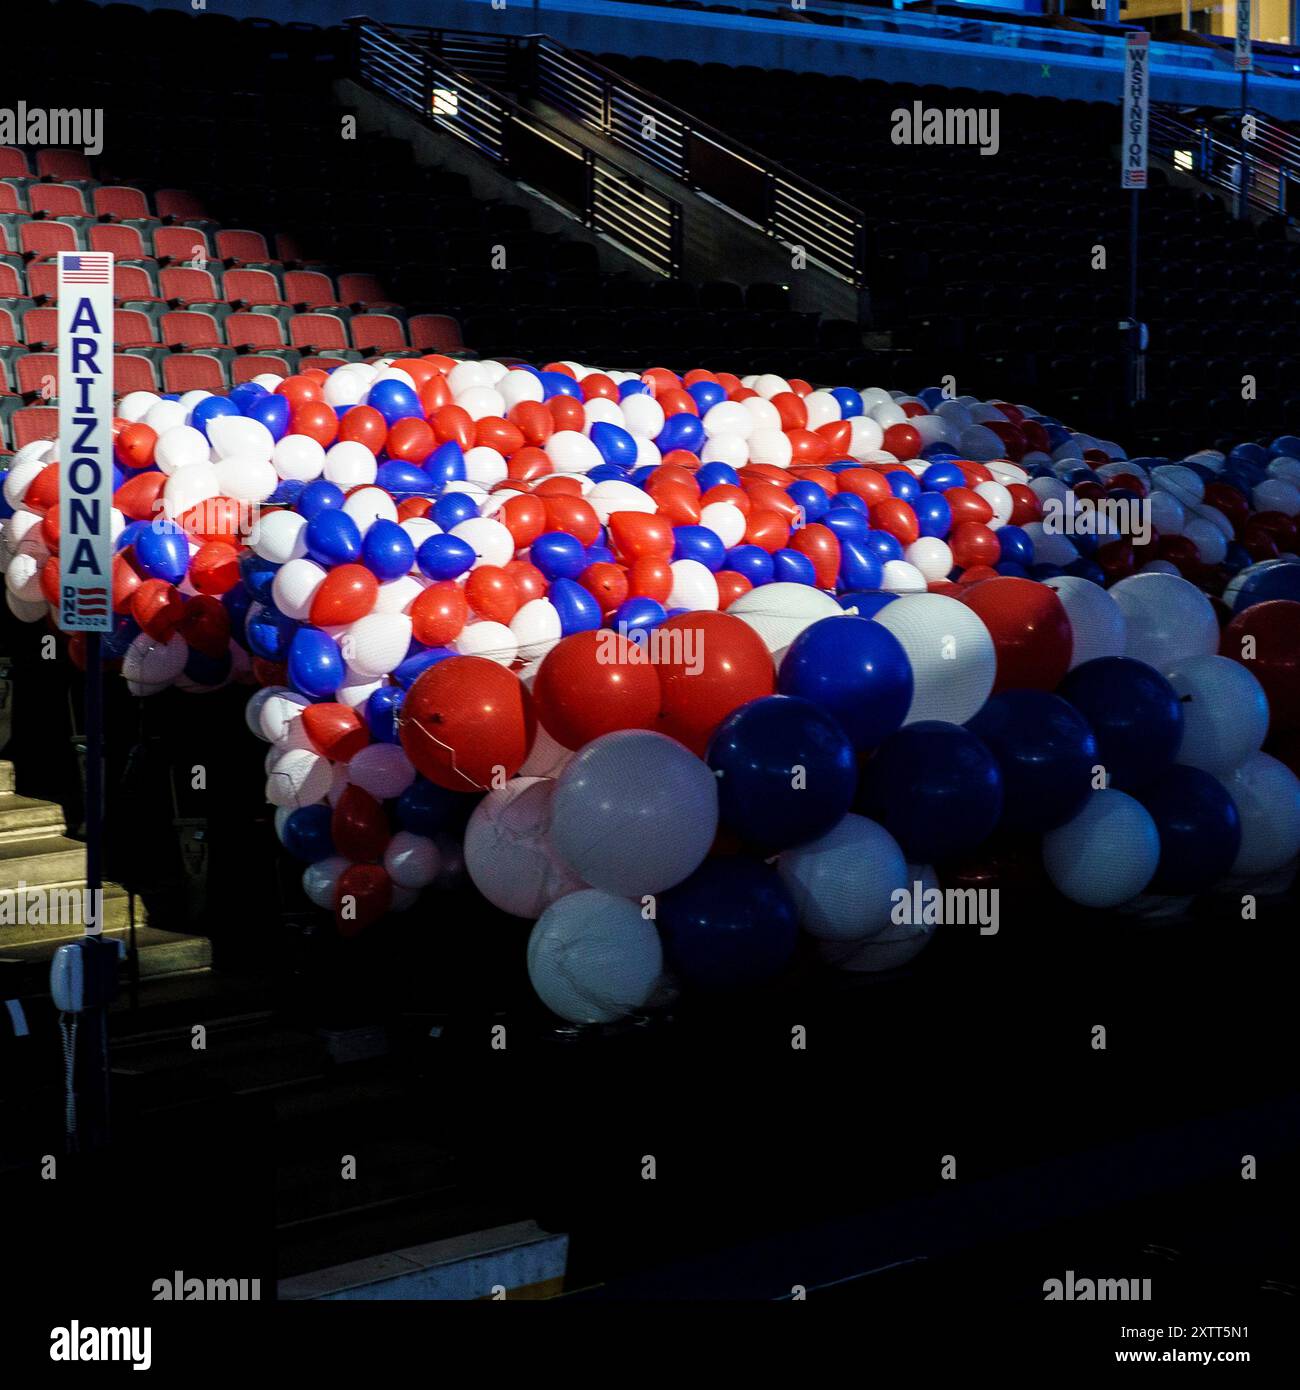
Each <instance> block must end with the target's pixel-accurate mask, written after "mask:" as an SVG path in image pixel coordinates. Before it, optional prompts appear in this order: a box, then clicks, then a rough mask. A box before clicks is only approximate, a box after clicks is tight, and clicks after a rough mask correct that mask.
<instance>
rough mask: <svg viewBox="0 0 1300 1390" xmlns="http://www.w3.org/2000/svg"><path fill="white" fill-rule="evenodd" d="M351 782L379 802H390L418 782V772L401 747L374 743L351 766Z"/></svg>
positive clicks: (349, 768)
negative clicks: (416, 779)
mask: <svg viewBox="0 0 1300 1390" xmlns="http://www.w3.org/2000/svg"><path fill="white" fill-rule="evenodd" d="M348 781H350V782H351V783H352V785H353V786H354V787H360V788H361V790H362V791H366V792H369V793H370V795H371V796H373V797H374V798H375V800H376V801H389V800H391V799H392V798H393V797H396V796H401V794H402V793H403V792H404V791H405V790H406V789H407V787H409V786H410V785H411V783H412V782H414V781H415V768H414V767H412V766H411V760H410V759H409V758H408V757H407V756H406V751H405V750H404V749H403V748H402V746H401V744H399V743H371V744H367V745H366V747H365V748H362V749H361V750H360V751H359V752H357V753H356V754H354V755H353V757H352V759H351V761H350V762H349V763H348Z"/></svg>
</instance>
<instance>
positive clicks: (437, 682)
mask: <svg viewBox="0 0 1300 1390" xmlns="http://www.w3.org/2000/svg"><path fill="white" fill-rule="evenodd" d="M536 732H537V720H536V717H535V715H534V713H533V701H532V697H531V696H530V695H529V693H528V691H527V689H526V688H525V687H524V684H523V682H522V681H520V679H519V677H518V676H516V675H514V674H513V673H512V672H510V671H507V670H506V668H505V667H504V666H498V665H497V663H496V662H495V661H489V660H488V659H487V658H486V657H482V656H453V657H450V658H448V659H447V660H446V661H440V662H438V664H437V665H436V666H430V667H429V669H428V670H427V671H425V672H424V673H423V674H422V675H421V676H419V677H418V678H417V679H416V681H415V683H414V685H412V686H411V688H410V690H408V691H407V692H406V699H405V700H404V701H403V702H402V709H401V714H400V715H399V723H398V735H399V737H400V738H401V741H402V747H403V748H404V749H406V756H407V757H408V758H410V760H411V761H412V762H413V763H414V764H415V766H416V768H417V769H418V770H419V771H420V772H422V773H423V774H424V775H425V776H426V777H427V778H428V779H429V781H431V782H436V783H437V784H438V786H440V787H447V788H448V789H449V790H451V791H458V792H469V791H485V790H487V789H488V788H489V787H491V786H492V785H494V783H497V784H499V783H500V782H501V780H502V779H503V778H510V777H513V776H514V775H515V773H516V772H518V771H519V769H520V767H521V766H523V762H524V759H525V758H526V757H527V756H528V750H529V748H531V747H532V743H533V736H534V734H535V733H536Z"/></svg>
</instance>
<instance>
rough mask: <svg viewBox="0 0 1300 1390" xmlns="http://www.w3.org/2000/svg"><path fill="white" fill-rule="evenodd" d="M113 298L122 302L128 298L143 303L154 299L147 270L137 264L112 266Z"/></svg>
mask: <svg viewBox="0 0 1300 1390" xmlns="http://www.w3.org/2000/svg"><path fill="white" fill-rule="evenodd" d="M113 298H114V299H115V300H116V301H117V303H119V304H122V303H124V302H126V301H128V300H132V301H137V302H139V303H145V302H148V301H156V300H157V298H158V296H157V295H156V294H155V293H154V282H153V279H152V278H151V276H150V274H149V272H148V271H147V270H146V269H145V268H144V267H143V266H139V265H115V266H114V267H113Z"/></svg>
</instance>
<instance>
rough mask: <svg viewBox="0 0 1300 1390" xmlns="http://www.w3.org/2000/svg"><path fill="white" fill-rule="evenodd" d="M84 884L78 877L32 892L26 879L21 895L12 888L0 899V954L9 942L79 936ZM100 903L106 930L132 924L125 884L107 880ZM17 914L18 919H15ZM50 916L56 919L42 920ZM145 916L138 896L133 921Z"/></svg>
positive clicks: (18, 943) (21, 943)
mask: <svg viewBox="0 0 1300 1390" xmlns="http://www.w3.org/2000/svg"><path fill="white" fill-rule="evenodd" d="M85 887H86V883H85V880H84V879H81V880H72V881H69V882H66V883H50V884H44V885H42V886H41V887H40V888H39V889H38V890H36V892H33V891H32V889H33V885H32V884H30V883H29V884H28V891H27V892H26V894H25V895H24V897H23V898H22V899H20V898H19V895H18V893H17V891H16V890H11V892H12V896H11V897H10V898H9V899H8V900H4V899H0V956H3V955H5V954H6V952H7V950H8V948H9V947H11V946H31V945H35V944H37V943H38V942H42V941H53V942H55V943H59V942H63V941H70V940H72V938H73V937H77V936H80V935H81V932H82V930H83V928H84V927H85V921H84V914H85V911H86V907H87V904H86V900H85V898H84V897H82V894H83V892H84V891H85ZM38 905H39V910H38ZM101 906H102V909H103V914H104V930H105V932H107V933H109V934H116V933H120V932H124V931H126V929H127V928H128V927H129V926H130V925H131V899H130V898H129V896H128V895H127V891H126V889H125V888H122V887H120V886H119V885H118V884H116V883H106V884H105V885H104V897H103V901H102V903H101ZM74 914H75V915H74ZM20 916H21V918H22V920H21V921H20V920H18V918H19V917H20ZM51 916H54V917H56V918H57V919H58V920H57V921H54V922H48V921H46V920H44V919H45V918H47V917H51ZM33 918H36V919H37V920H32V919H33ZM147 918H148V914H147V913H146V912H145V907H144V903H143V902H141V900H140V899H139V898H137V899H136V900H135V920H136V925H137V926H141V925H143V924H144V923H145V922H146V921H147Z"/></svg>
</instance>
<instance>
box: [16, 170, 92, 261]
mask: <svg viewBox="0 0 1300 1390" xmlns="http://www.w3.org/2000/svg"><path fill="white" fill-rule="evenodd" d="M32 187H33V188H39V187H40V184H33V185H32ZM18 241H19V244H20V245H21V246H22V249H23V254H24V255H26V256H32V257H35V258H36V259H37V260H45V259H47V258H49V257H51V256H57V255H58V253H59V252H60V251H77V250H79V249H80V248H79V247H78V246H77V233H76V229H75V228H73V227H70V226H69V225H68V224H67V223H66V222H22V223H20V224H19V227H18Z"/></svg>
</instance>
